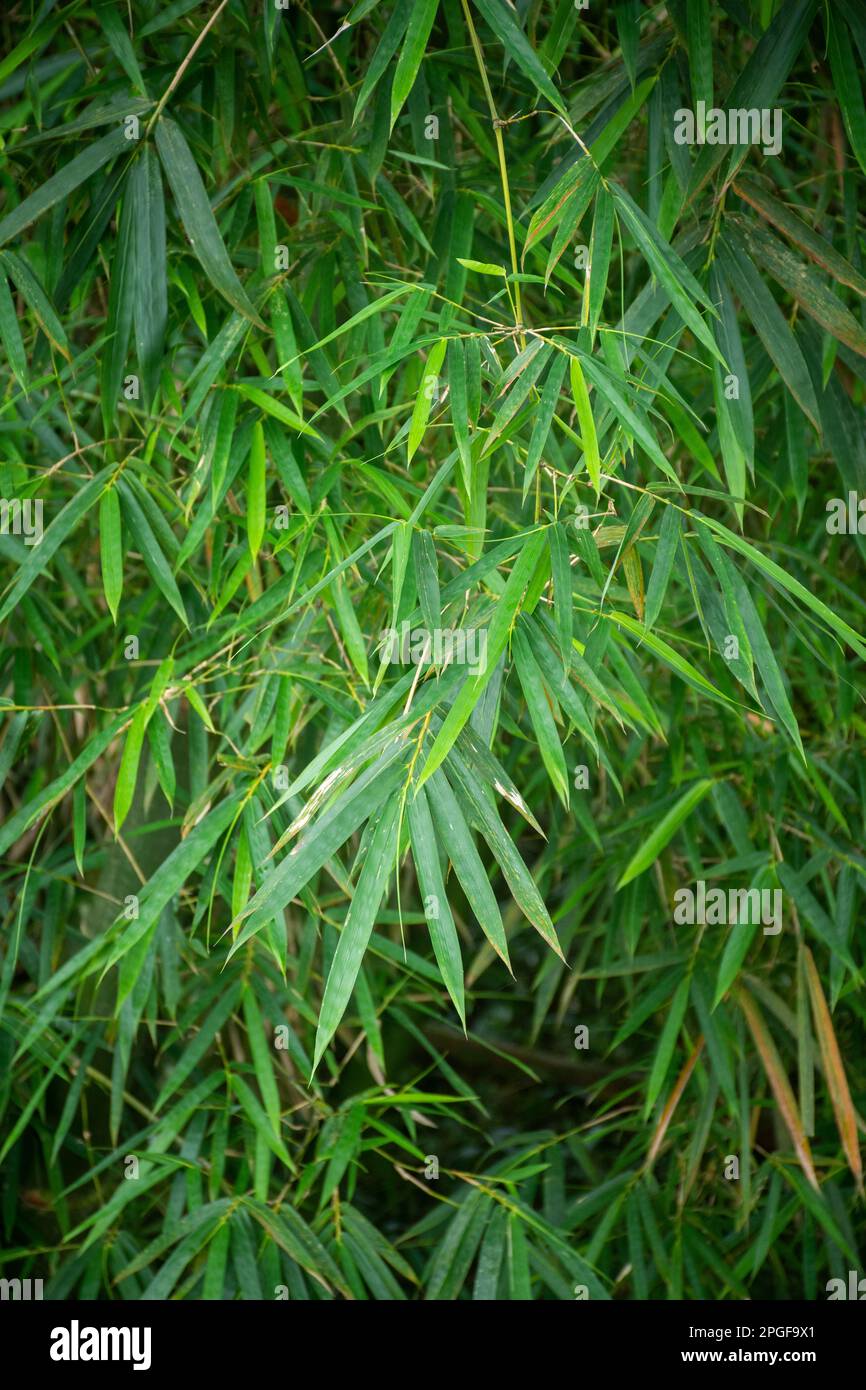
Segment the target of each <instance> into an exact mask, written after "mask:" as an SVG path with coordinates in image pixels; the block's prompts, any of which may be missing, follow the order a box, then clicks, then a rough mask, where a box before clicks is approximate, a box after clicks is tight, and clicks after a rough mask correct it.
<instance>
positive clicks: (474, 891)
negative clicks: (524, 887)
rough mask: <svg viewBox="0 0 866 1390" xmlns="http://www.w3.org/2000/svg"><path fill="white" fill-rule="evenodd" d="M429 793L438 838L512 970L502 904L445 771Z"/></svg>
mask: <svg viewBox="0 0 866 1390" xmlns="http://www.w3.org/2000/svg"><path fill="white" fill-rule="evenodd" d="M425 790H426V792H427V798H428V801H429V803H430V809H431V811H432V812H433V820H434V822H435V825H436V835H437V838H438V840H439V842H440V844H441V845H442V847H443V849H444V850H445V853H446V854H447V855H448V858H449V859H450V860H451V863H452V864H453V866H454V872H455V874H456V875H457V878H458V880H459V881H460V886H461V887H462V889H463V891H464V893H465V894H466V898H467V901H468V902H469V905H470V906H471V908H472V911H473V912H474V913H475V916H476V918H477V919H478V924H479V926H480V927H481V930H482V931H483V932H484V935H485V936H486V937H487V939H488V941H489V942H490V944H491V946H492V947H493V949H494V951H495V952H496V954H497V955H498V956H500V957H501V959H502V960H503V961H504V962H505V964H506V965H507V966H508V969H509V970H510V969H511V965H510V962H509V959H508V941H507V939H506V936H505V928H504V927H503V925H502V915H501V913H500V911H499V905H498V904H497V901H496V898H495V896H494V894H493V890H492V889H491V887H490V882H489V880H488V878H487V873H486V871H485V868H484V865H483V864H482V862H481V856H480V855H479V853H478V851H477V849H476V848H475V843H474V841H473V839H472V832H471V831H470V829H469V827H468V825H467V824H466V821H465V819H464V817H463V812H462V811H461V810H460V805H459V803H458V801H457V798H456V797H455V795H454V793H453V791H452V790H451V786H450V784H449V782H448V779H447V778H446V776H445V774H444V773H443V772H442V770H441V769H440V770H439V771H438V772H434V773H433V776H432V777H431V778H430V781H429V782H428V783H427V786H426V789H425Z"/></svg>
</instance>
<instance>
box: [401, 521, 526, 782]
mask: <svg viewBox="0 0 866 1390" xmlns="http://www.w3.org/2000/svg"><path fill="white" fill-rule="evenodd" d="M545 540H546V538H545V535H544V532H543V531H534V532H533V533H532V534H531V535H530V536H529V538H528V539H527V541H526V543H525V545H524V547H523V549H522V550H521V552H520V555H519V556H518V558H517V561H516V562H515V565H514V568H513V569H512V571H511V574H510V575H509V577H508V582H507V584H506V585H505V589H504V590H503V592H502V597H501V598H500V599H499V601H498V603H497V605H496V610H495V612H494V614H493V620H492V622H491V624H490V627H489V628H488V629H487V648H486V653H485V660H484V669H483V671H481V672H479V673H478V674H477V675H471V674H470V675H467V677H466V680H465V681H464V683H463V685H462V686H461V687H460V693H459V694H458V696H457V698H456V700H455V701H454V703H453V705H452V706H451V708H450V710H449V711H448V714H447V715H446V717H445V719H444V721H443V724H442V727H441V729H440V730H439V733H438V734H437V735H436V738H435V739H434V740H433V744H432V747H431V748H430V751H429V753H428V754H427V759H426V761H425V763H424V769H423V772H422V774H421V778H420V781H419V786H423V785H424V783H425V782H426V781H427V778H428V777H430V776H432V774H433V773H434V772H435V771H436V768H437V767H439V765H440V764H441V763H442V762H443V760H444V758H445V757H446V755H447V753H448V752H449V750H450V749H451V747H452V746H453V744H454V741H455V739H456V738H457V735H458V734H459V733H460V730H461V729H462V728H463V726H464V724H465V723H466V721H467V720H468V718H469V716H470V714H471V713H472V711H473V709H474V708H475V706H476V704H477V703H478V698H479V696H480V695H481V692H482V690H483V689H484V687H485V685H486V684H487V682H488V681H489V680H490V677H491V676H492V675H493V672H494V670H495V667H496V663H497V662H498V660H499V658H500V656H501V655H502V652H503V651H504V650H505V646H506V643H507V642H508V637H509V633H510V631H511V628H512V626H513V624H514V620H515V618H516V616H517V613H518V610H519V608H520V604H521V601H522V599H523V595H524V593H525V592H526V587H527V585H528V584H529V581H530V579H531V578H532V574H533V572H534V570H535V567H536V565H537V563H538V561H539V559H540V557H541V553H542V551H543V549H544V546H545Z"/></svg>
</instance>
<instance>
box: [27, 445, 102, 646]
mask: <svg viewBox="0 0 866 1390" xmlns="http://www.w3.org/2000/svg"><path fill="white" fill-rule="evenodd" d="M110 471H111V470H110V469H109V468H103V469H102V470H101V471H100V472H99V473H96V474H94V476H93V477H92V478H90V479H89V480H88V481H87V482H86V483H85V484H84V487H83V488H80V489H79V491H78V492H76V494H75V496H74V497H72V498H70V500H69V501H68V502H67V503H66V506H65V507H63V509H62V510H61V511H60V512H59V513H58V515H57V516H56V517H55V518H54V520H53V521H52V522H51V524H50V525H49V526H48V527H46V529H45V532H44V534H43V536H42V539H41V540H40V542H39V544H38V545H34V546H32V547H31V548H30V550H29V552H28V554H27V558H26V560H24V562H23V564H22V565H21V567H20V569H19V571H18V575H17V578H16V579H15V580H14V582H13V583H12V585H11V587H10V588H9V589H8V590H7V591H6V596H5V598H4V599H3V602H2V604H0V622H4V621H5V619H6V618H8V617H9V614H10V613H11V612H12V610H13V608H15V606H16V605H17V604H18V603H19V602H20V601H21V599H22V597H23V596H24V594H26V593H27V590H28V589H29V588H30V585H31V584H32V583H33V581H34V579H36V578H37V577H38V576H39V575H40V574H41V573H42V571H43V570H44V569H46V568H47V566H48V564H49V563H50V561H51V559H52V558H53V556H54V555H55V553H56V552H57V551H58V550H59V549H60V546H61V545H62V544H63V542H64V541H65V540H66V537H67V536H69V535H70V534H71V533H72V531H74V529H75V527H76V526H77V525H78V522H79V521H80V520H81V518H82V517H83V516H85V515H86V513H87V512H88V511H89V510H90V508H91V506H92V505H93V503H94V502H95V501H96V499H97V497H99V495H100V494H101V492H102V489H103V487H104V484H105V480H106V478H107V477H108V474H109V472H110Z"/></svg>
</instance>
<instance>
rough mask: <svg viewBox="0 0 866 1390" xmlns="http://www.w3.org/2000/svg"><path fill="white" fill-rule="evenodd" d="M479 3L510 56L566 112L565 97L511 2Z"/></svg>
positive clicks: (477, 0) (480, 0)
mask: <svg viewBox="0 0 866 1390" xmlns="http://www.w3.org/2000/svg"><path fill="white" fill-rule="evenodd" d="M475 3H476V7H477V8H478V10H479V11H480V12H481V14H482V15H483V16H484V18H485V19H486V20H487V23H488V24H489V25H490V28H491V29H492V30H493V32H494V34H495V35H496V37H497V38H498V39H499V42H500V43H501V44H502V46H503V48H504V49H505V52H506V53H507V54H508V56H509V58H513V59H514V61H515V63H516V64H517V66H518V67H519V68H521V69H522V71H523V72H525V73H526V76H527V77H528V78H529V80H530V82H531V83H532V84H533V86H534V87H535V88H536V89H537V91H538V92H539V93H540V94H541V96H543V97H544V99H545V101H549V102H550V104H551V106H552V107H554V109H555V110H557V111H561V112H563V113H564V112H565V106H564V104H563V100H562V97H561V96H560V95H559V93H558V91H557V90H556V88H555V87H554V85H553V83H552V82H551V80H550V78H549V77H548V75H547V73H546V72H545V70H544V68H543V67H542V65H541V61H540V59H539V58H538V56H537V54H536V53H535V51H534V49H533V48H532V45H531V44H530V43H529V42H528V40H527V38H526V35H525V34H524V32H523V30H522V29H521V28H520V26H519V25H518V23H517V21H516V20H515V19H514V16H513V14H512V11H511V10H510V9H509V8H508V6H507V5H506V4H504V3H503V0H475Z"/></svg>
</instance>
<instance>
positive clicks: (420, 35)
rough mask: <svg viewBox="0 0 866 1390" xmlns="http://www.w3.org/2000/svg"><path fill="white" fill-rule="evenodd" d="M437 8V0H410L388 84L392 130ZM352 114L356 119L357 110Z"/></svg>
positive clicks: (417, 66)
mask: <svg viewBox="0 0 866 1390" xmlns="http://www.w3.org/2000/svg"><path fill="white" fill-rule="evenodd" d="M438 8H439V0H412V9H411V11H410V14H409V23H408V27H407V29H406V38H405V39H404V41H403V47H402V49H401V50H400V57H399V59H398V60H397V67H396V69H395V72H394V81H393V83H392V85H391V127H390V128H391V130H393V129H394V122H395V121H396V119H397V117H398V116H399V114H400V112H401V111H402V110H403V105H404V103H405V101H406V98H407V97H408V95H409V93H410V92H411V90H412V88H413V87H414V85H415V78H416V77H417V76H418V69H419V68H420V66H421V60H422V58H423V57H424V50H425V48H426V47H427V40H428V39H429V37H430V30H431V29H432V28H433V21H434V19H435V18H436V11H437V10H438ZM355 115H356V119H357V111H356V113H355Z"/></svg>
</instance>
